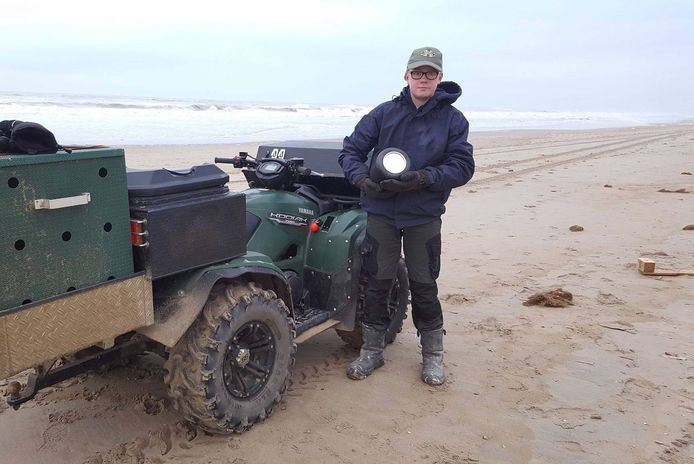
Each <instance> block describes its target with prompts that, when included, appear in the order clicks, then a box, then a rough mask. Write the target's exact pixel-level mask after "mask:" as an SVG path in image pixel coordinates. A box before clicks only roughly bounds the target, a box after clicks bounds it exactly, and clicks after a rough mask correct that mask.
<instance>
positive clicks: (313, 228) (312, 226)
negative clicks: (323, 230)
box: [308, 222, 320, 232]
mask: <svg viewBox="0 0 694 464" xmlns="http://www.w3.org/2000/svg"><path fill="white" fill-rule="evenodd" d="M319 229H320V224H319V223H318V222H312V223H311V224H310V225H309V226H308V230H310V231H311V232H318V230H319Z"/></svg>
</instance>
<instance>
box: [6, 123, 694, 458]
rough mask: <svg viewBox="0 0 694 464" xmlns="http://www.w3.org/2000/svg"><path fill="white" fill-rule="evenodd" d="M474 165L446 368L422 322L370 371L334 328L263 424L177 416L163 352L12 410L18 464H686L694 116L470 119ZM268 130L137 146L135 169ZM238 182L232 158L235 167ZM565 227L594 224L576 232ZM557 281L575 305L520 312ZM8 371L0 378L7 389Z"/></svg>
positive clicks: (453, 217)
mask: <svg viewBox="0 0 694 464" xmlns="http://www.w3.org/2000/svg"><path fill="white" fill-rule="evenodd" d="M471 141H472V143H473V144H474V146H475V160H476V163H477V171H476V173H475V176H474V179H473V181H471V182H470V183H469V184H468V185H466V186H464V187H461V188H459V189H456V190H455V191H454V192H453V194H452V196H451V198H450V200H449V201H448V203H447V212H446V214H445V216H444V217H443V228H444V231H443V234H444V238H443V250H444V251H443V255H442V260H443V262H442V271H441V277H440V279H439V289H440V297H441V299H442V304H443V307H444V315H445V320H446V323H445V324H446V330H447V336H446V337H445V339H444V343H445V350H446V351H445V365H446V368H447V371H448V374H449V380H448V382H447V383H446V384H445V385H444V386H443V387H439V388H433V387H429V386H427V385H425V384H423V383H422V382H421V381H420V380H419V369H420V360H421V356H420V353H419V349H418V344H417V340H418V339H417V337H416V331H415V329H414V327H413V326H412V323H411V320H410V319H409V318H408V319H407V320H406V321H405V327H404V329H403V332H402V333H401V334H400V335H399V336H398V338H397V340H396V341H395V343H394V344H393V345H391V346H390V347H389V348H388V349H387V350H386V365H385V367H383V368H382V369H380V370H378V371H377V372H376V373H375V374H374V375H372V376H371V377H369V378H368V379H366V380H364V381H361V382H355V381H351V380H349V379H347V378H346V377H345V375H344V372H345V369H346V367H347V365H348V364H349V362H350V361H351V360H352V359H353V357H354V356H355V352H354V351H352V350H351V349H348V348H347V347H345V345H344V344H343V342H342V341H341V340H340V338H339V337H338V336H337V335H336V334H335V333H334V332H332V331H329V332H325V333H322V334H320V335H318V336H316V337H314V338H312V339H311V340H309V341H308V342H306V343H304V344H302V345H300V346H299V351H298V353H297V363H296V366H295V368H294V371H293V372H294V374H293V380H294V382H293V386H292V387H291V389H290V390H289V391H288V392H287V394H286V396H285V397H284V400H283V402H282V404H281V407H280V408H279V410H277V411H276V412H275V414H274V415H273V416H272V417H271V418H269V419H268V420H266V421H265V422H263V423H261V424H258V425H256V426H255V427H254V428H253V429H252V430H251V431H249V432H247V433H245V434H242V435H235V436H231V437H217V436H209V435H206V434H204V433H202V432H197V431H196V430H195V429H193V428H191V427H190V426H188V425H187V424H186V423H184V422H182V421H181V419H180V417H179V416H178V415H177V414H176V412H175V411H174V410H173V409H172V407H171V405H170V403H169V401H168V399H167V397H166V389H165V385H164V382H163V372H162V369H161V365H162V362H161V360H160V359H158V358H156V357H154V356H153V355H149V356H141V357H139V358H138V359H137V360H135V361H134V362H133V363H132V364H130V365H128V366H125V367H119V368H115V369H113V370H111V371H109V372H106V373H102V374H89V375H82V376H80V377H78V378H75V379H72V380H69V381H66V382H63V383H62V384H59V385H57V386H55V387H53V388H49V389H46V390H44V391H42V392H41V393H40V394H39V395H38V396H37V398H36V399H35V400H34V401H32V402H30V403H27V404H26V405H24V406H22V408H21V409H20V410H18V411H13V410H11V409H8V408H7V406H6V405H5V404H4V402H3V404H2V405H1V406H0V450H1V456H2V457H1V458H0V462H2V463H6V464H40V463H50V464H67V463H78V464H79V463H83V464H112V463H113V464H116V463H118V464H121V463H123V464H124V463H168V462H171V463H182V464H203V463H215V464H232V463H233V464H256V463H280V462H281V463H344V464H346V463H355V464H356V463H359V464H364V463H383V462H402V463H422V464H424V463H426V464H434V463H436V464H443V463H447V464H459V463H485V464H486V463H534V464H539V463H571V464H577V463H595V464H598V463H600V464H602V463H638V464H646V463H658V462H664V463H670V464H686V463H689V464H691V463H694V335H693V334H694V276H672V277H649V276H643V275H640V274H639V272H638V269H637V259H638V258H641V257H643V258H648V259H652V260H654V261H656V263H657V267H658V268H659V269H674V270H677V269H694V230H684V229H685V227H686V226H688V225H691V224H694V176H693V175H692V174H694V123H681V124H674V125H654V126H644V127H636V128H624V129H605V130H590V131H511V132H485V133H473V135H472V136H471ZM256 147H257V144H245V145H196V146H182V145H176V146H132V147H127V148H126V157H127V164H128V166H129V167H133V168H152V167H161V166H167V167H180V166H187V165H192V164H198V163H202V162H212V161H213V159H214V157H215V156H233V155H235V154H236V153H237V152H238V151H248V152H250V153H251V154H254V153H255V150H256ZM224 168H225V169H227V170H228V171H229V172H230V174H231V176H232V180H231V188H232V189H233V190H243V189H244V188H245V184H244V181H243V176H242V175H241V173H240V172H232V171H234V170H233V168H231V167H230V166H228V165H224ZM572 226H580V227H579V228H574V229H580V228H581V227H582V228H583V230H580V231H575V232H574V231H572V230H570V228H571V227H572ZM557 288H561V289H563V290H565V291H567V292H570V293H571V294H572V296H573V300H572V303H573V304H570V305H568V306H565V307H548V306H541V305H535V306H525V305H523V302H525V301H526V300H527V299H528V298H529V297H530V296H531V295H533V294H535V293H537V292H547V291H550V290H554V289H557ZM6 385H7V382H6V381H3V382H0V392H2V390H4V389H5V387H6Z"/></svg>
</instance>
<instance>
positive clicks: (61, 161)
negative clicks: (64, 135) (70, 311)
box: [0, 148, 134, 314]
mask: <svg viewBox="0 0 694 464" xmlns="http://www.w3.org/2000/svg"><path fill="white" fill-rule="evenodd" d="M133 271H134V270H133V258H132V247H131V245H130V225H129V211H128V188H127V180H126V176H125V157H124V152H123V150H122V149H109V148H106V149H90V150H76V151H73V152H72V153H71V154H67V153H58V154H50V155H7V156H0V314H1V313H2V312H3V311H4V310H7V309H9V308H13V307H16V306H20V305H22V304H27V303H30V302H34V301H38V300H41V299H44V298H48V297H51V296H56V295H60V294H63V293H66V292H69V291H72V290H75V289H79V288H84V287H87V286H91V285H95V284H98V283H100V282H105V281H107V280H112V279H114V278H119V277H125V276H127V275H129V274H132V273H133Z"/></svg>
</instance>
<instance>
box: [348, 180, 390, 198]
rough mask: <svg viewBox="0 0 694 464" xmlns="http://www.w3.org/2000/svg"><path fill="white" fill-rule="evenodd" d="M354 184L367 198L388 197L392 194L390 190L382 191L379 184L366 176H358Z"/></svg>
mask: <svg viewBox="0 0 694 464" xmlns="http://www.w3.org/2000/svg"><path fill="white" fill-rule="evenodd" d="M355 185H356V186H357V188H359V190H361V191H362V192H364V195H366V196H367V197H369V198H388V197H389V196H392V195H393V194H392V193H390V192H384V191H383V189H382V188H381V186H380V185H378V184H377V183H376V182H374V181H372V180H371V179H370V178H368V177H366V176H364V177H360V178H359V179H358V180H357V182H356V183H355Z"/></svg>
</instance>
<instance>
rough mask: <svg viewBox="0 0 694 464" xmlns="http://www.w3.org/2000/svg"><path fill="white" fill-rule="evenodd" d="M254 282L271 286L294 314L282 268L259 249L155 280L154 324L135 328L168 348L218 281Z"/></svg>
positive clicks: (181, 332) (198, 311) (183, 330)
mask: <svg viewBox="0 0 694 464" xmlns="http://www.w3.org/2000/svg"><path fill="white" fill-rule="evenodd" d="M238 280H242V281H247V282H255V283H257V284H258V285H260V286H261V287H262V288H265V289H267V290H273V291H274V292H275V293H276V294H277V296H278V297H279V298H281V299H282V300H283V301H284V303H285V304H286V305H287V307H288V308H289V311H290V314H291V315H292V317H293V316H294V308H293V304H292V297H291V291H290V289H289V284H288V283H287V281H286V279H285V277H284V274H283V273H282V271H281V270H280V269H279V268H277V267H276V266H275V265H274V264H272V262H271V261H270V259H269V258H268V257H267V256H265V255H263V254H260V253H254V252H248V253H247V254H245V255H244V256H241V257H239V258H236V259H234V260H231V261H228V262H226V263H223V264H220V265H216V266H210V267H207V268H204V269H198V270H196V271H193V272H189V273H185V274H182V275H177V276H174V277H171V278H168V279H163V280H162V281H161V282H157V283H156V285H155V287H158V288H155V292H154V294H155V295H154V324H153V325H150V326H147V327H142V328H140V329H138V330H137V332H139V333H141V334H143V335H145V336H146V337H148V338H150V339H152V340H154V341H157V342H159V343H161V344H163V345H164V346H167V347H169V348H171V347H173V346H174V345H175V344H176V343H177V342H178V340H179V339H180V338H181V337H182V336H183V335H184V334H185V333H186V331H187V330H188V328H189V327H190V326H191V325H192V324H193V322H194V321H195V319H197V317H198V315H199V314H200V312H201V311H202V308H203V307H204V306H205V303H206V302H207V299H208V298H209V295H210V292H211V291H212V288H213V287H214V286H215V284H217V283H218V282H232V281H238Z"/></svg>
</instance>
